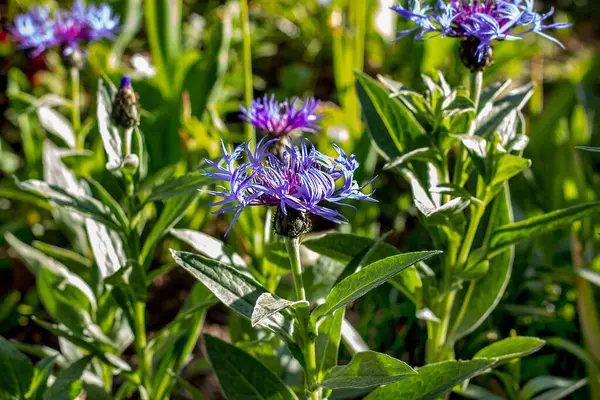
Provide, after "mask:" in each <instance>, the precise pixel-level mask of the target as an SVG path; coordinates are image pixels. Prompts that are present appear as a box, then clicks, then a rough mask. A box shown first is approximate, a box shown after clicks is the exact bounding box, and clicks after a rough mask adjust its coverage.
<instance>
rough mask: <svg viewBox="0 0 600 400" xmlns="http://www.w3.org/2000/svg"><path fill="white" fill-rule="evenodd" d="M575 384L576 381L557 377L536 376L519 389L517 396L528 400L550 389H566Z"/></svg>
mask: <svg viewBox="0 0 600 400" xmlns="http://www.w3.org/2000/svg"><path fill="white" fill-rule="evenodd" d="M573 384H576V381H573V380H571V379H565V378H561V377H558V376H536V377H535V378H533V379H531V380H529V381H528V382H527V383H526V384H525V385H523V387H522V388H521V392H520V393H519V395H520V396H521V398H522V399H523V400H529V399H531V398H532V397H533V396H535V395H536V394H538V393H540V392H544V391H546V390H550V389H566V388H569V387H571V386H572V385H573Z"/></svg>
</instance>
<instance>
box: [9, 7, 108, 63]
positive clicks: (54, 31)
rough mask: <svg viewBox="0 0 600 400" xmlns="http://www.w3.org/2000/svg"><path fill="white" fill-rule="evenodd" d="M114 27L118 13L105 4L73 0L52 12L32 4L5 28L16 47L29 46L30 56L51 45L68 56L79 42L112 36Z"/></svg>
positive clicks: (76, 47) (25, 47)
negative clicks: (60, 49) (69, 4)
mask: <svg viewBox="0 0 600 400" xmlns="http://www.w3.org/2000/svg"><path fill="white" fill-rule="evenodd" d="M118 28H119V17H118V16H116V15H114V13H113V11H112V9H111V8H110V6H109V5H107V4H100V5H99V6H94V5H92V6H90V7H86V6H85V4H84V3H83V1H82V0H75V2H74V3H73V7H72V8H71V9H70V10H62V9H57V10H56V11H55V12H54V15H53V16H52V15H51V14H50V11H49V9H48V8H47V7H33V8H32V9H31V10H29V11H28V12H27V13H25V14H20V15H17V16H16V17H15V23H14V26H10V27H9V30H10V32H11V33H12V35H13V37H14V40H15V41H16V42H17V43H18V45H19V47H20V48H23V49H30V50H31V55H32V56H37V55H39V54H41V53H42V52H44V51H45V50H46V49H48V48H51V47H61V48H62V50H63V55H65V56H68V55H70V54H72V53H73V52H74V51H76V50H77V49H78V46H79V43H80V42H91V41H95V40H99V39H102V38H112V37H113V36H114V33H115V32H116V31H117V29H118Z"/></svg>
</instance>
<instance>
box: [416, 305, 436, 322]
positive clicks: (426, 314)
mask: <svg viewBox="0 0 600 400" xmlns="http://www.w3.org/2000/svg"><path fill="white" fill-rule="evenodd" d="M416 317H417V318H419V319H420V320H423V321H432V322H438V323H439V322H441V320H440V319H439V318H438V317H437V315H435V314H434V313H433V311H431V310H430V309H429V308H422V309H420V310H418V311H417V314H416Z"/></svg>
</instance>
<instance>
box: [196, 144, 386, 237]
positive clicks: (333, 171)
mask: <svg viewBox="0 0 600 400" xmlns="http://www.w3.org/2000/svg"><path fill="white" fill-rule="evenodd" d="M277 140H278V139H270V140H267V138H263V139H261V140H260V141H259V142H258V143H257V144H256V148H255V149H254V152H252V151H251V150H250V142H248V143H246V144H245V145H240V146H238V147H237V148H236V149H235V150H233V151H232V152H229V151H228V150H227V149H226V147H225V145H224V144H223V142H221V148H222V151H223V160H222V162H220V163H218V164H217V163H215V162H213V161H210V160H207V163H208V164H209V165H210V167H211V170H206V171H205V173H206V175H208V176H209V177H211V178H214V179H216V180H220V181H225V182H227V183H228V185H227V186H228V187H223V186H221V187H220V189H222V191H208V193H210V194H213V195H215V196H218V197H222V198H223V200H221V201H218V202H215V203H213V204H211V205H210V206H211V207H214V206H225V207H224V208H221V209H220V210H217V211H214V212H213V213H214V214H224V213H227V212H229V211H235V215H234V217H233V220H232V222H231V225H230V226H229V229H227V232H229V230H230V229H231V226H232V225H233V224H234V223H235V222H236V221H237V219H238V218H239V216H240V214H241V213H242V211H243V210H244V209H245V208H246V207H248V206H273V207H278V208H279V210H280V211H281V212H282V213H283V214H285V215H287V213H288V212H289V211H290V209H291V210H295V211H298V212H300V213H311V214H316V215H320V216H321V217H323V218H326V219H328V220H330V221H332V222H335V223H338V224H343V223H346V222H347V219H346V218H345V217H344V216H343V215H342V214H341V213H340V212H338V211H337V210H334V209H332V208H328V207H326V206H324V205H323V203H330V204H338V205H346V206H349V205H348V204H344V203H342V202H343V201H344V200H367V201H372V202H376V200H375V199H373V198H371V195H372V193H369V194H364V193H362V192H361V191H362V190H363V189H364V188H365V187H366V186H368V185H369V184H370V183H371V182H372V181H370V182H368V183H367V184H365V185H363V186H358V183H357V182H356V181H355V180H354V171H356V169H357V168H358V166H359V163H358V161H356V159H355V157H354V155H350V156H347V155H346V154H345V153H344V151H343V150H342V149H340V148H339V147H337V146H335V145H334V146H335V149H336V150H337V152H338V157H337V158H332V157H329V156H326V155H325V154H323V153H321V152H319V151H317V149H315V147H314V146H313V145H312V143H310V142H309V141H307V140H304V139H303V138H300V144H299V145H298V144H297V143H296V142H295V141H293V140H292V141H290V145H289V146H286V148H285V150H284V153H283V157H282V158H278V157H276V156H274V155H273V154H271V153H269V152H268V148H269V146H270V145H271V144H272V143H273V142H275V141H277ZM307 142H308V145H307ZM243 156H246V157H247V159H248V161H247V162H242V163H237V161H238V160H240V159H241V158H242V157H243ZM373 179H375V178H373ZM338 183H339V184H338ZM350 207H351V206H350Z"/></svg>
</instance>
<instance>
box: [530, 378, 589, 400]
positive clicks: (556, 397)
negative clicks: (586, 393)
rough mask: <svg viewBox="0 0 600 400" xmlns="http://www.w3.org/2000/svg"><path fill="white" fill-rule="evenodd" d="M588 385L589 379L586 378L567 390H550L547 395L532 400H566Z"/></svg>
mask: <svg viewBox="0 0 600 400" xmlns="http://www.w3.org/2000/svg"><path fill="white" fill-rule="evenodd" d="M587 384H588V378H584V379H581V380H579V381H577V382H575V383H573V384H572V385H571V386H568V387H566V388H559V389H554V390H549V391H547V392H545V393H542V394H541V395H539V396H536V397H534V398H533V399H532V400H560V399H564V398H566V397H567V396H569V395H571V394H573V393H574V392H575V391H577V390H579V389H581V388H582V387H584V386H585V385H587Z"/></svg>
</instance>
